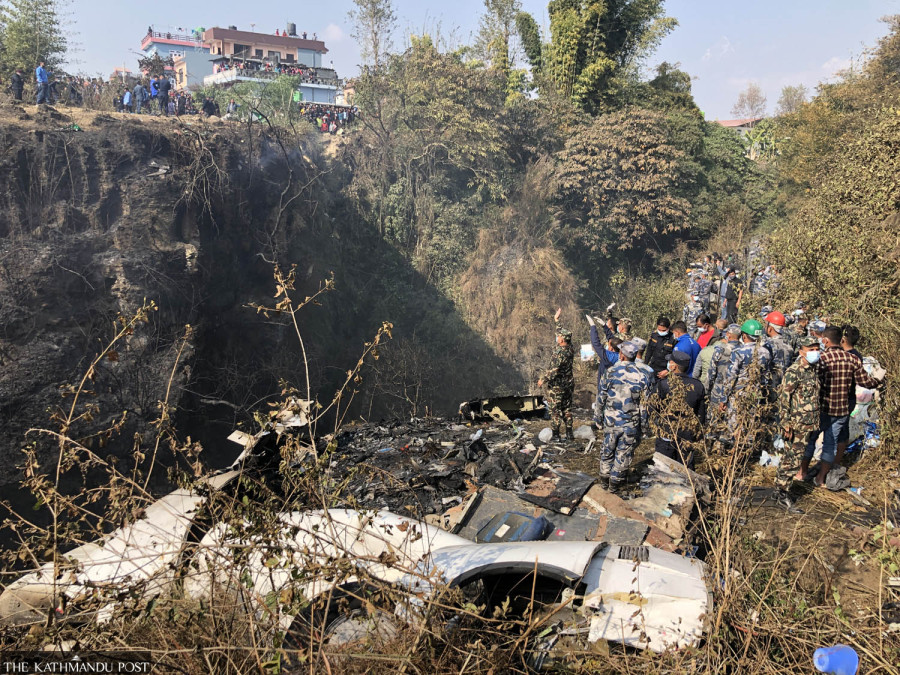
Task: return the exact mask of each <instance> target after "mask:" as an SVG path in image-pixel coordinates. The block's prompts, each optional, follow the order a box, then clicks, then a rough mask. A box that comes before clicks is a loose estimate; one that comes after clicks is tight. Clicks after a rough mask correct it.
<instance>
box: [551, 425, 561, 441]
mask: <svg viewBox="0 0 900 675" xmlns="http://www.w3.org/2000/svg"><path fill="white" fill-rule="evenodd" d="M552 431H553V435H552V436H551V437H550V440H551V441H559V440H561V439H560V437H559V427H553V428H552Z"/></svg>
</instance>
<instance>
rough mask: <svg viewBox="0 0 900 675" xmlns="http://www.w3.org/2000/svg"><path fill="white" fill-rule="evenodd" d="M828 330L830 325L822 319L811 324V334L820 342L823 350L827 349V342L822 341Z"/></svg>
mask: <svg viewBox="0 0 900 675" xmlns="http://www.w3.org/2000/svg"><path fill="white" fill-rule="evenodd" d="M826 328H828V324H827V323H825V322H824V321H822V320H821V319H816V320H815V321H811V322H810V324H809V334H810V335H811V336H812V337H814V338H816V340H818V341H819V346H820V347H821V348H822V349H825V341H824V340H823V339H822V335H823V334H824V333H825V329H826Z"/></svg>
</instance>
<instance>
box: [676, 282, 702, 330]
mask: <svg viewBox="0 0 900 675" xmlns="http://www.w3.org/2000/svg"><path fill="white" fill-rule="evenodd" d="M702 314H703V304H702V303H701V302H700V296H699V295H697V292H696V291H695V292H694V294H693V295H691V298H690V302H688V304H686V305H685V306H684V310H683V311H682V312H681V320H682V321H684V325H685V326H690V327H691V328H693V327H694V326H695V325H696V323H697V319H699V318H700V316H701V315H702Z"/></svg>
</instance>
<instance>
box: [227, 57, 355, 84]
mask: <svg viewBox="0 0 900 675" xmlns="http://www.w3.org/2000/svg"><path fill="white" fill-rule="evenodd" d="M229 72H233V73H235V74H237V75H246V76H247V77H253V76H256V75H259V73H271V74H272V75H294V76H296V77H299V78H300V80H301V81H302V82H306V83H309V84H336V83H338V80H337V79H336V78H333V77H332V78H326V77H320V76H319V71H318V70H317V69H316V68H313V67H312V66H306V65H303V64H300V63H272V62H270V61H250V60H245V61H236V62H234V63H228V64H226V63H221V64H216V65H214V66H213V73H229Z"/></svg>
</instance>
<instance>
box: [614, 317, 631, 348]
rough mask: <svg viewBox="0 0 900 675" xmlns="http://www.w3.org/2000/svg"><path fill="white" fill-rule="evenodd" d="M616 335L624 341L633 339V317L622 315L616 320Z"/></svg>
mask: <svg viewBox="0 0 900 675" xmlns="http://www.w3.org/2000/svg"><path fill="white" fill-rule="evenodd" d="M616 337H617V338H619V339H620V340H621V341H622V342H628V341H629V340H631V337H632V336H631V319H628V318H626V317H622V318H621V319H619V320H618V321H617V322H616Z"/></svg>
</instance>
